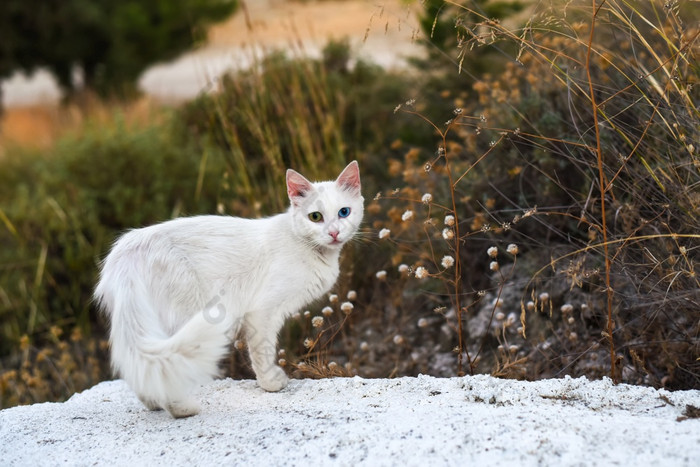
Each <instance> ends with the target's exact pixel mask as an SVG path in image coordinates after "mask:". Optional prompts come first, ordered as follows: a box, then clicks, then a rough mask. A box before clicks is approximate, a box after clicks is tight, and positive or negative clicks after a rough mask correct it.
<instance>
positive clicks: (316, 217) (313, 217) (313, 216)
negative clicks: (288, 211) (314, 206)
mask: <svg viewBox="0 0 700 467" xmlns="http://www.w3.org/2000/svg"><path fill="white" fill-rule="evenodd" d="M309 220H310V221H311V222H321V221H322V220H323V214H321V213H320V212H318V211H314V212H312V213H310V214H309Z"/></svg>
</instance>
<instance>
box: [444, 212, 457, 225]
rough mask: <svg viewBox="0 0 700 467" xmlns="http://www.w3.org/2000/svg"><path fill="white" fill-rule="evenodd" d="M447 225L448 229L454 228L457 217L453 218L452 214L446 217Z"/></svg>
mask: <svg viewBox="0 0 700 467" xmlns="http://www.w3.org/2000/svg"><path fill="white" fill-rule="evenodd" d="M445 225H446V226H448V227H452V226H453V225H455V216H453V215H452V214H448V215H446V216H445Z"/></svg>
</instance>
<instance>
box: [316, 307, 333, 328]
mask: <svg viewBox="0 0 700 467" xmlns="http://www.w3.org/2000/svg"><path fill="white" fill-rule="evenodd" d="M321 314H323V316H330V315H332V314H333V308H331V307H329V306H324V307H323V310H321ZM312 324H313V323H312Z"/></svg>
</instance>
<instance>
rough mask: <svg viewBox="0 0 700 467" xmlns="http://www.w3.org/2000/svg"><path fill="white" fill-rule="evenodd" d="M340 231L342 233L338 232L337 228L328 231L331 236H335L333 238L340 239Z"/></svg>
mask: <svg viewBox="0 0 700 467" xmlns="http://www.w3.org/2000/svg"><path fill="white" fill-rule="evenodd" d="M339 233H340V232H338V231H337V230H329V231H328V235H330V236H331V237H333V240H338V234H339Z"/></svg>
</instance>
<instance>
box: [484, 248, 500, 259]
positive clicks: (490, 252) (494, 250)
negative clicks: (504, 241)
mask: <svg viewBox="0 0 700 467" xmlns="http://www.w3.org/2000/svg"><path fill="white" fill-rule="evenodd" d="M486 254H488V255H489V256H490V257H491V258H495V257H496V256H498V248H496V247H495V246H492V247H489V249H488V250H486Z"/></svg>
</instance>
